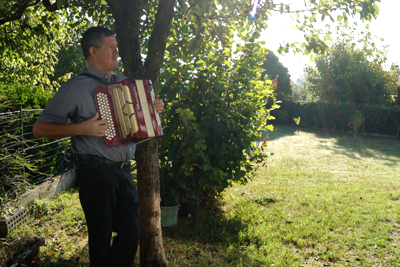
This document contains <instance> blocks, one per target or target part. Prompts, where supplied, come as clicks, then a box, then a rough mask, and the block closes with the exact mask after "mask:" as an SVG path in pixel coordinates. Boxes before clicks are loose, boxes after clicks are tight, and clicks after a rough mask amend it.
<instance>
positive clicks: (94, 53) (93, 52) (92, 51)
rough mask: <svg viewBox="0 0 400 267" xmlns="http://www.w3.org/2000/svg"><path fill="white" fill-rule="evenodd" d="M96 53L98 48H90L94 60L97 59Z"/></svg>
mask: <svg viewBox="0 0 400 267" xmlns="http://www.w3.org/2000/svg"><path fill="white" fill-rule="evenodd" d="M96 51H97V49H96V47H94V46H92V47H90V48H89V53H90V55H91V56H92V57H94V58H96Z"/></svg>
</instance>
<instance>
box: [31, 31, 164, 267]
mask: <svg viewBox="0 0 400 267" xmlns="http://www.w3.org/2000/svg"><path fill="white" fill-rule="evenodd" d="M82 50H83V54H84V56H85V59H86V60H87V62H88V65H89V66H88V68H87V69H86V71H85V72H84V73H83V75H78V76H76V77H73V78H71V79H70V80H68V81H67V82H66V83H64V84H63V85H62V86H61V88H60V89H59V90H58V92H57V93H56V94H55V96H54V98H53V99H52V101H51V103H50V104H49V105H48V106H47V107H46V108H45V109H44V111H43V113H42V114H41V115H40V116H39V118H38V120H37V122H36V123H35V125H34V127H33V133H34V135H35V136H36V137H47V138H53V139H56V138H65V137H73V138H72V151H73V153H74V158H75V160H76V165H77V179H78V183H79V198H80V201H81V205H82V208H83V211H84V213H85V217H86V221H87V226H88V232H89V254H90V266H92V267H98V266H118V267H123V266H129V267H131V266H132V265H133V261H134V259H135V255H136V251H137V247H138V243H139V233H140V226H139V203H138V193H137V190H136V188H135V186H134V184H133V181H132V176H131V169H130V163H129V161H130V160H131V159H132V157H133V156H134V154H135V149H136V146H135V144H134V143H130V144H125V145H121V146H114V147H109V146H107V145H105V143H104V139H103V137H104V135H105V132H106V129H107V127H108V124H107V121H105V120H99V114H98V112H97V109H96V104H95V100H94V95H93V92H94V90H95V89H96V88H97V87H99V86H102V85H105V84H109V83H110V84H112V83H115V82H119V81H122V80H123V79H126V78H125V77H123V76H117V75H112V74H111V71H112V70H114V69H115V68H116V67H117V65H118V61H117V60H118V49H117V41H116V39H115V33H114V32H112V31H110V30H108V29H106V28H103V27H93V28H90V29H88V30H87V31H86V32H85V33H84V35H83V38H82ZM163 107H164V104H163V102H162V101H161V100H157V101H156V103H155V108H156V110H157V111H158V112H159V113H160V112H161V111H162V110H163ZM68 119H70V121H71V124H66V123H67V120H68ZM112 232H115V233H117V236H115V237H114V239H113V241H112V246H111V245H110V243H111V236H112Z"/></svg>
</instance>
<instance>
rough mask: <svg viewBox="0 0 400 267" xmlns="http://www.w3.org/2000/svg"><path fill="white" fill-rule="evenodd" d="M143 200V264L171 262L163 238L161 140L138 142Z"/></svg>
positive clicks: (165, 264)
mask: <svg viewBox="0 0 400 267" xmlns="http://www.w3.org/2000/svg"><path fill="white" fill-rule="evenodd" d="M136 162H137V166H138V167H137V174H138V187H139V202H140V227H141V230H140V266H143V267H148V266H168V261H167V260H166V259H165V250H164V244H163V240H162V229H161V210H160V202H161V198H160V174H159V167H158V140H157V139H153V140H150V141H147V142H144V143H142V144H140V145H138V146H137V151H136Z"/></svg>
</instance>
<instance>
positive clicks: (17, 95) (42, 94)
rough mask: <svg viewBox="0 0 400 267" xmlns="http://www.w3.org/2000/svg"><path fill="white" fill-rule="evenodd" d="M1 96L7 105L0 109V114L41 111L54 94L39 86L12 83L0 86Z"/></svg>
mask: <svg viewBox="0 0 400 267" xmlns="http://www.w3.org/2000/svg"><path fill="white" fill-rule="evenodd" d="M0 86H1V87H2V90H1V94H2V95H3V96H4V97H6V98H7V101H8V103H7V105H4V106H3V107H0V112H6V111H15V110H19V109H20V108H24V109H43V108H45V107H46V106H47V105H48V104H49V102H50V100H51V98H52V97H53V95H54V92H50V91H48V90H45V89H43V87H41V86H31V85H27V84H25V85H22V84H18V83H14V84H12V85H7V84H5V85H0Z"/></svg>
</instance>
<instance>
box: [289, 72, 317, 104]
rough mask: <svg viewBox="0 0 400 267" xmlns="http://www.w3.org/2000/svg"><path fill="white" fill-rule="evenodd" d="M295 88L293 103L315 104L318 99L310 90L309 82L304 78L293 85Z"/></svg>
mask: <svg viewBox="0 0 400 267" xmlns="http://www.w3.org/2000/svg"><path fill="white" fill-rule="evenodd" d="M292 88H293V101H295V102H314V101H316V97H315V96H314V95H313V93H312V92H310V90H308V86H307V81H306V80H305V77H304V76H302V77H300V78H298V79H297V80H296V82H295V83H293V84H292Z"/></svg>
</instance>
